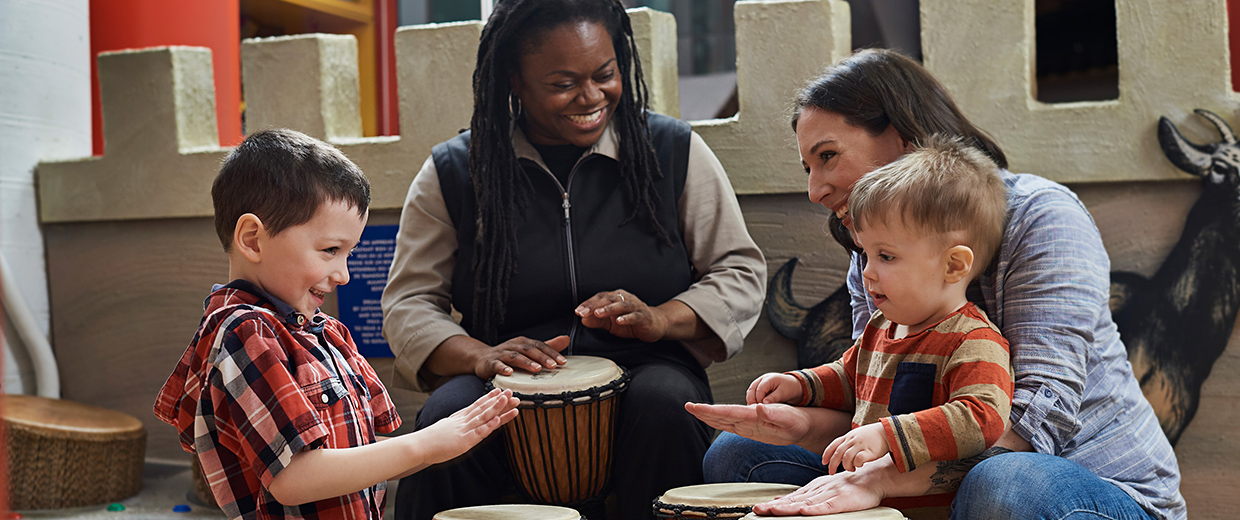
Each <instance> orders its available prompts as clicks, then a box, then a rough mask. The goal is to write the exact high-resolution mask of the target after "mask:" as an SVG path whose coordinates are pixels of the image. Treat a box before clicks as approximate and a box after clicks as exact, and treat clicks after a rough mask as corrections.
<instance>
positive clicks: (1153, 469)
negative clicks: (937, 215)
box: [848, 171, 1187, 519]
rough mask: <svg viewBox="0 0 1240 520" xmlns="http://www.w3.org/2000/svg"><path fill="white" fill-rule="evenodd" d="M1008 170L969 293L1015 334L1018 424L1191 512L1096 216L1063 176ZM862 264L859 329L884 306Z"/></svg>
mask: <svg viewBox="0 0 1240 520" xmlns="http://www.w3.org/2000/svg"><path fill="white" fill-rule="evenodd" d="M1002 176H1003V180H1004V182H1005V184H1006V185H1007V189H1008V224H1007V229H1006V231H1005V232H1004V235H1003V243H1002V245H1001V246H1000V249H999V253H998V256H997V258H996V259H995V262H993V263H992V266H991V268H990V269H989V270H988V271H986V273H984V274H983V275H982V276H981V277H980V278H979V279H978V281H976V282H974V285H975V286H974V287H971V289H972V290H971V291H970V296H971V299H978V300H980V301H975V302H974V303H976V304H978V305H979V306H981V307H982V308H983V309H984V310H985V311H986V314H987V315H988V316H990V319H991V321H993V322H994V323H995V325H997V326H998V327H999V329H1000V330H1001V331H1003V335H1004V337H1006V338H1007V340H1008V342H1009V343H1010V344H1011V352H1012V368H1013V370H1014V372H1015V377H1016V391H1015V393H1014V394H1013V399H1012V429H1013V430H1015V431H1016V433H1017V434H1019V435H1020V436H1021V437H1022V438H1024V439H1025V440H1027V441H1029V443H1030V444H1031V445H1033V448H1034V450H1036V451H1037V452H1039V453H1047V454H1051V455H1057V456H1060V457H1064V458H1066V459H1068V460H1072V461H1074V462H1076V463H1078V464H1080V465H1082V466H1084V467H1086V468H1088V469H1089V470H1090V471H1092V472H1093V473H1094V474H1096V475H1098V476H1100V477H1102V478H1103V479H1105V480H1107V481H1110V482H1112V483H1114V484H1115V485H1117V486H1119V487H1120V489H1123V490H1124V492H1126V493H1128V494H1129V495H1130V496H1132V497H1133V499H1134V500H1136V501H1137V502H1138V503H1139V504H1141V506H1142V507H1144V508H1145V509H1146V511H1148V512H1149V513H1150V514H1151V515H1152V516H1154V517H1155V518H1160V519H1182V518H1186V517H1187V508H1186V506H1185V504H1184V497H1183V496H1181V495H1180V470H1179V465H1178V464H1177V463H1176V459H1175V452H1174V451H1172V449H1171V444H1170V443H1169V442H1167V437H1166V436H1165V435H1164V434H1163V432H1162V429H1161V427H1159V425H1158V418H1157V417H1156V416H1155V415H1154V409H1153V408H1152V407H1151V406H1150V404H1149V402H1147V401H1146V400H1145V397H1144V396H1143V395H1142V393H1141V388H1140V386H1139V385H1138V383H1137V380H1136V378H1135V377H1133V374H1132V367H1131V366H1130V365H1129V364H1128V356H1127V351H1126V350H1125V349H1124V344H1123V342H1121V341H1120V338H1119V333H1118V332H1117V330H1116V327H1115V322H1114V321H1112V319H1111V310H1110V307H1109V306H1108V300H1109V298H1110V271H1111V263H1110V259H1109V258H1108V256H1107V252H1106V249H1105V248H1104V247H1103V244H1102V237H1101V236H1100V235H1099V234H1098V228H1097V226H1096V225H1095V224H1094V220H1093V218H1092V217H1090V216H1089V212H1088V211H1086V209H1085V206H1084V205H1083V204H1081V201H1080V200H1079V199H1077V197H1076V195H1075V194H1074V193H1072V192H1071V191H1070V190H1068V189H1067V188H1065V187H1064V186H1061V185H1059V184H1056V183H1054V182H1051V181H1049V180H1046V179H1043V178H1041V177H1038V176H1035V175H1028V174H1019V175H1018V174H1013V173H1010V172H1007V171H1003V172H1002ZM861 268H862V264H861V256H860V255H856V254H854V255H853V258H852V264H851V266H850V267H849V271H848V289H849V291H850V292H851V294H852V306H853V337H854V338H856V337H857V336H859V335H860V334H861V331H862V330H864V328H865V324H866V322H867V321H869V319H870V315H871V314H872V313H873V312H874V311H875V310H876V307H875V306H874V302H873V301H872V300H870V299H869V296H868V294H867V293H866V291H865V290H864V286H863V284H862V279H861ZM979 286H980V287H979ZM978 289H980V291H978Z"/></svg>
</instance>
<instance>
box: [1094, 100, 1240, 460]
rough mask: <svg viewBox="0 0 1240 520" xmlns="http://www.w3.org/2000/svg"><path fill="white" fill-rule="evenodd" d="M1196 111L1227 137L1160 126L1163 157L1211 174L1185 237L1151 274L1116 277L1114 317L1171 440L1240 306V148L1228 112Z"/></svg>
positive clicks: (1189, 413)
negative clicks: (1204, 138)
mask: <svg viewBox="0 0 1240 520" xmlns="http://www.w3.org/2000/svg"><path fill="white" fill-rule="evenodd" d="M1196 112H1197V114H1198V115H1200V116H1202V117H1204V118H1206V119H1207V120H1209V121H1210V122H1211V123H1213V124H1214V126H1215V127H1217V128H1218V131H1219V133H1220V134H1221V135H1222V137H1223V140H1222V141H1220V142H1217V143H1211V144H1205V145H1198V144H1194V143H1191V142H1189V141H1188V140H1187V139H1184V136H1182V135H1180V132H1179V130H1177V129H1176V128H1175V125H1173V124H1171V121H1169V120H1168V119H1167V118H1165V117H1164V118H1161V119H1160V120H1159V122H1158V143H1159V145H1161V146H1162V150H1163V154H1165V155H1166V156H1167V159H1168V160H1170V161H1171V163H1172V164H1174V165H1175V166H1176V167H1177V168H1179V169H1181V170H1184V171H1185V172H1188V173H1190V174H1193V175H1196V176H1198V177H1201V178H1202V185H1201V196H1200V198H1198V199H1197V202H1196V203H1195V204H1194V205H1193V208H1192V209H1191V210H1190V211H1189V212H1188V219H1187V221H1185V223H1184V231H1183V232H1182V233H1181V234H1180V240H1179V242H1177V243H1176V245H1175V248H1174V249H1172V250H1171V254H1169V255H1167V259H1166V260H1164V261H1163V264H1162V266H1161V267H1159V269H1158V271H1157V272H1155V273H1154V275H1153V276H1152V277H1150V278H1148V279H1146V278H1144V277H1142V276H1141V275H1138V274H1135V273H1126V272H1115V273H1112V275H1111V294H1112V299H1111V300H1112V304H1111V313H1112V314H1113V315H1114V317H1115V323H1116V325H1118V326H1119V331H1120V336H1121V337H1123V338H1124V344H1125V345H1126V346H1127V347H1128V360H1129V361H1130V362H1132V370H1133V372H1134V373H1135V374H1136V376H1137V380H1139V381H1140V382H1141V390H1142V391H1143V392H1144V393H1145V398H1146V399H1148V400H1149V401H1150V404H1152V405H1153V406H1154V411H1155V412H1157V414H1158V421H1159V422H1160V423H1161V424H1162V428H1163V431H1165V432H1166V433H1167V438H1168V439H1170V440H1171V442H1172V444H1174V443H1175V442H1176V441H1177V440H1178V439H1179V438H1180V434H1181V433H1183V432H1184V428H1185V427H1187V426H1188V423H1189V422H1190V421H1192V419H1193V416H1194V415H1195V414H1196V413H1197V403H1198V400H1199V399H1200V397H1201V385H1202V383H1204V382H1205V380H1206V378H1207V377H1209V375H1210V369H1211V368H1212V367H1213V366H1214V362H1215V361H1216V360H1218V358H1219V356H1220V355H1222V353H1223V350H1224V349H1225V348H1227V340H1228V338H1229V337H1230V336H1231V330H1232V327H1233V326H1234V325H1235V323H1236V312H1237V310H1238V309H1240V145H1237V143H1236V136H1235V134H1234V133H1233V132H1232V130H1231V127H1230V126H1228V125H1227V123H1226V122H1225V121H1223V119H1222V118H1220V117H1219V116H1217V115H1215V114H1213V113H1211V112H1208V111H1205V110H1196Z"/></svg>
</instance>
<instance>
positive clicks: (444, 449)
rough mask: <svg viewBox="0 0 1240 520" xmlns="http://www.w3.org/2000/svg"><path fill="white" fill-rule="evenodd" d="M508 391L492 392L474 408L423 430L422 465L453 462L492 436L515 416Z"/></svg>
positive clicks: (512, 402) (515, 406) (515, 401)
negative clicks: (492, 433)
mask: <svg viewBox="0 0 1240 520" xmlns="http://www.w3.org/2000/svg"><path fill="white" fill-rule="evenodd" d="M520 402H521V401H520V400H519V399H517V398H516V397H513V396H512V391H511V390H503V391H500V390H499V389H495V390H491V391H490V392H488V393H487V394H486V395H484V396H482V397H479V398H478V400H477V401H474V403H473V404H471V405H469V406H466V407H465V408H462V409H460V410H457V412H456V413H454V414H452V415H449V416H448V417H445V418H443V419H440V420H439V422H436V423H435V424H432V425H430V426H428V427H427V428H426V429H424V430H422V431H421V432H418V433H421V434H422V435H420V437H421V438H420V439H419V442H420V444H422V447H423V449H424V450H425V452H424V453H425V457H426V460H424V461H423V463H424V464H438V463H440V462H446V461H449V460H452V459H454V458H456V457H458V456H460V455H462V454H464V453H465V452H467V451H469V449H470V448H472V447H474V445H476V444H478V443H479V442H481V441H482V439H485V438H487V436H488V435H490V434H491V432H493V431H495V430H496V429H497V428H499V427H500V426H502V425H503V424H504V423H507V422H508V421H511V420H512V419H513V418H514V417H516V416H517V404H518V403H520Z"/></svg>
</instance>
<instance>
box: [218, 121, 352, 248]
mask: <svg viewBox="0 0 1240 520" xmlns="http://www.w3.org/2000/svg"><path fill="white" fill-rule="evenodd" d="M329 200H331V201H345V202H348V203H349V204H351V205H353V206H354V207H356V208H357V212H358V215H359V216H360V215H363V214H365V213H366V210H367V208H369V207H370V181H368V180H366V176H365V175H363V174H362V170H361V169H360V168H358V167H357V165H355V164H353V162H352V161H350V160H349V158H348V157H345V156H344V154H343V153H341V152H340V150H337V149H336V148H335V147H333V146H331V145H329V144H327V143H324V142H323V141H320V140H318V139H315V138H313V137H310V136H308V135H306V134H303V133H301V132H297V131H295V130H289V129H287V128H277V129H272V130H263V131H260V132H255V133H253V134H251V135H250V136H249V137H246V138H245V141H242V142H241V144H240V145H238V146H237V147H236V148H235V149H233V151H232V152H229V154H228V157H225V158H224V164H223V165H222V166H220V173H219V175H216V177H215V182H214V183H213V184H212V185H211V201H212V203H213V204H214V205H215V232H216V234H218V235H219V237H220V243H221V244H223V245H224V251H225V252H228V251H231V250H232V238H233V232H234V230H235V229H236V227H237V220H238V219H240V218H241V216H242V215H244V214H246V213H253V214H254V215H255V216H257V217H258V219H259V220H261V221H263V226H264V227H266V228H267V231H268V232H269V233H271V234H272V235H277V234H279V233H280V232H281V231H284V230H285V229H288V228H290V227H293V226H296V225H298V224H303V223H305V222H308V221H310V219H312V218H314V214H315V212H317V211H318V210H319V205H321V204H323V203H324V202H326V201H329Z"/></svg>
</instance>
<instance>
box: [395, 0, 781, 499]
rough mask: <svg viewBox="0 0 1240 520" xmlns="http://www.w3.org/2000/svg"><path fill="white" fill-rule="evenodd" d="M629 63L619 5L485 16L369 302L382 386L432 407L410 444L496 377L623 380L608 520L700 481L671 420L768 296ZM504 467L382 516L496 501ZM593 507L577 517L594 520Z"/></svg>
mask: <svg viewBox="0 0 1240 520" xmlns="http://www.w3.org/2000/svg"><path fill="white" fill-rule="evenodd" d="M634 51H635V47H634V44H633V31H632V27H631V26H630V23H629V19H628V15H627V14H626V13H625V11H624V6H623V5H621V3H620V2H618V1H616V0H506V1H504V2H500V3H499V4H498V5H497V6H496V10H495V12H494V13H493V14H492V16H491V17H490V19H489V20H488V21H487V25H486V27H485V28H484V29H483V32H482V39H481V42H480V44H479V48H478V62H477V68H476V69H475V70H474V113H473V119H472V121H471V124H470V130H469V132H464V133H462V134H461V135H459V136H457V137H455V138H453V139H451V140H448V141H446V142H443V143H440V144H439V145H437V146H435V147H434V149H433V151H432V154H431V157H430V158H429V159H427V160H426V162H425V163H424V164H423V166H422V170H421V171H420V172H419V173H418V175H417V177H416V178H415V179H414V181H413V185H412V186H411V187H410V189H409V194H408V197H407V199H406V200H405V206H404V210H403V212H402V215H401V228H400V232H399V235H398V239H397V246H396V253H395V257H394V259H393V263H392V270H391V275H390V276H389V281H388V285H387V288H386V289H385V290H384V294H383V302H382V303H383V311H384V320H383V321H384V335H385V336H386V338H387V340H388V343H389V344H390V345H392V348H393V352H394V353H395V355H396V358H397V360H396V377H395V380H396V384H397V385H404V386H406V387H408V388H413V389H416V390H420V391H429V392H432V394H431V396H430V398H429V399H428V400H427V402H426V404H425V405H423V407H422V410H421V412H420V413H419V415H418V422H417V425H416V426H417V427H418V428H423V427H425V426H427V425H430V424H432V423H434V422H435V420H437V419H439V418H441V417H446V416H449V415H451V414H453V413H454V412H456V411H457V410H458V409H460V408H461V407H462V406H463V405H465V404H467V403H468V402H471V401H473V400H474V399H475V398H476V396H478V395H482V393H483V391H484V386H483V385H484V383H485V381H486V380H487V379H490V378H491V377H493V376H495V375H504V376H509V375H512V374H514V372H517V371H520V372H540V371H543V370H548V369H554V368H556V367H558V366H560V365H563V364H565V363H574V362H575V359H576V358H573V357H565V356H566V355H570V354H571V355H590V356H599V357H604V358H607V359H610V360H611V361H613V362H615V363H616V364H618V365H620V366H622V367H624V368H625V369H627V370H628V373H629V375H630V380H629V383H628V386H627V390H626V391H625V394H624V396H623V398H622V399H619V400H618V401H619V404H618V405H617V408H618V410H617V412H616V428H615V441H614V452H613V454H612V455H613V456H612V460H613V461H614V462H613V464H612V468H611V471H610V475H608V476H609V478H610V480H611V488H612V489H613V490H614V491H615V493H616V501H615V502H616V506H617V509H618V511H617V514H618V515H619V517H620V518H625V519H640V518H651V517H652V511H651V507H650V504H651V502H652V500H654V498H655V497H657V496H658V495H659V494H661V493H662V492H664V491H666V490H668V489H672V488H676V487H680V486H686V485H692V484H699V483H701V482H702V469H701V468H702V464H701V463H702V456H703V455H704V454H705V452H706V448H707V446H708V444H709V441H710V437H711V434H712V432H711V430H710V429H709V428H707V427H706V426H705V425H704V424H703V423H701V422H699V421H697V420H696V419H694V418H693V417H692V416H690V415H688V414H686V413H684V408H683V407H684V404H685V403H686V402H690V401H693V402H699V401H702V400H705V401H709V400H711V394H710V385H709V382H708V381H707V378H706V372H705V367H706V366H707V365H709V364H710V363H711V362H714V361H722V360H724V359H727V358H729V357H731V356H733V355H735V354H736V353H737V352H739V351H740V348H741V346H742V344H743V340H744V336H745V334H746V333H748V332H749V330H750V329H751V328H752V327H753V325H754V323H755V322H756V321H757V318H758V312H759V310H760V307H761V303H762V300H763V297H764V292H765V291H764V286H765V283H764V282H765V280H766V263H765V261H764V260H763V258H762V254H761V253H760V252H759V251H758V249H757V246H756V245H755V244H754V242H753V240H752V239H751V238H750V237H749V234H748V232H747V231H746V229H745V224H744V220H743V219H742V218H741V213H740V208H739V204H738V203H737V201H736V196H735V194H734V193H733V192H732V188H731V184H730V183H729V182H728V179H727V176H726V174H725V173H724V172H723V169H722V167H721V166H720V164H719V161H718V159H716V158H715V156H714V154H713V153H712V152H711V151H710V149H709V148H708V147H707V146H706V144H705V142H703V141H702V139H701V137H699V136H698V135H697V134H695V133H693V131H692V130H691V129H690V127H689V125H687V124H685V123H684V122H681V121H678V120H676V119H672V118H670V117H666V116H663V115H659V114H654V113H651V112H649V111H648V110H647V105H646V87H645V84H644V83H643V76H642V71H641V63H640V62H639V61H638V60H637V57H636V53H635V52H634ZM452 309H456V310H457V311H459V312H460V314H461V317H462V319H461V321H460V323H459V324H458V323H457V322H456V321H454V320H453V319H452V316H451V314H449V311H450V310H452ZM470 396H474V397H470ZM505 458H506V454H505V447H504V446H503V443H499V442H492V443H488V444H486V445H483V446H479V448H478V449H476V450H474V451H472V452H470V454H469V455H467V456H466V457H465V458H463V459H459V460H456V461H452V462H450V463H447V464H442V465H439V466H434V467H431V468H428V469H427V470H426V471H424V472H420V473H418V474H415V475H414V476H412V477H410V478H406V479H404V480H402V481H401V484H400V488H399V489H398V492H397V501H396V506H397V507H396V516H397V518H401V519H407V518H417V519H429V518H431V517H432V516H433V515H434V514H435V513H437V512H439V511H442V510H445V509H450V508H456V507H462V506H470V505H481V504H494V503H498V502H499V501H500V500H502V499H503V497H504V496H505V495H510V494H511V493H513V491H514V489H515V488H514V487H513V481H514V480H513V477H512V476H511V474H510V470H509V468H508V463H507V462H506V461H505ZM570 471H571V469H570ZM601 499H602V497H596V498H595V499H593V500H590V501H588V503H586V504H584V505H580V506H579V507H581V509H582V512H583V513H586V516H588V517H589V518H591V519H594V518H602V516H601V514H602V511H598V509H599V508H600V506H601V503H602V500H601ZM574 505H575V506H577V505H576V504H574Z"/></svg>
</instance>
